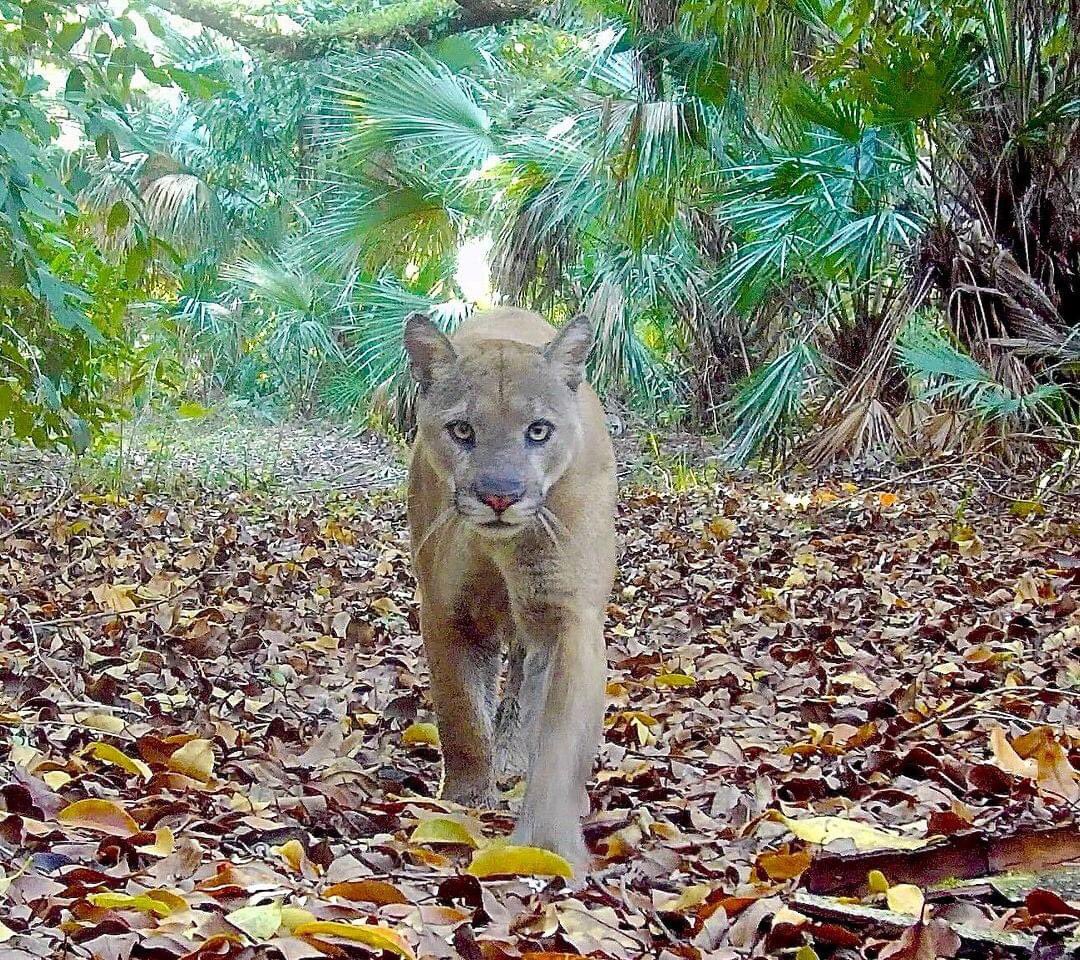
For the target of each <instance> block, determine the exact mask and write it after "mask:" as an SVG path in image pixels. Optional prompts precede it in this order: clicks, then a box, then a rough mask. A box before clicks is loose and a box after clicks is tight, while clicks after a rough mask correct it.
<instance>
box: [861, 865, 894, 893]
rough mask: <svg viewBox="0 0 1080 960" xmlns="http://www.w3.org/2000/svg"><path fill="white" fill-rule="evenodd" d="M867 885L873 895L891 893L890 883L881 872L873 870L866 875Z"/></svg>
mask: <svg viewBox="0 0 1080 960" xmlns="http://www.w3.org/2000/svg"><path fill="white" fill-rule="evenodd" d="M866 885H867V886H868V887H869V888H870V892H871V893H888V892H889V881H888V880H886V879H885V874H883V873H882V872H881V871H880V870H871V871H870V872H869V873H868V874H867V875H866Z"/></svg>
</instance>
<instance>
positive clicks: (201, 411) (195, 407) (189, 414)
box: [176, 400, 210, 420]
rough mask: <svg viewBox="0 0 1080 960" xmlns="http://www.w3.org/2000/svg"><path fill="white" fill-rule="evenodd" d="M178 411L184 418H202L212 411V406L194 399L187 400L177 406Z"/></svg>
mask: <svg viewBox="0 0 1080 960" xmlns="http://www.w3.org/2000/svg"><path fill="white" fill-rule="evenodd" d="M176 413H177V415H178V416H179V417H180V418H181V419H182V420H201V419H202V418H203V417H205V416H206V415H207V414H209V413H210V408H209V407H204V406H203V405H202V404H201V403H196V402H195V401H194V400H185V401H184V402H183V403H181V404H180V406H178V407H177V408H176Z"/></svg>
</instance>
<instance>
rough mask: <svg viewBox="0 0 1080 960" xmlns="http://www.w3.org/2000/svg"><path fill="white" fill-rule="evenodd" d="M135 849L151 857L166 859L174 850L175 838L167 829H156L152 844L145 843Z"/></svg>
mask: <svg viewBox="0 0 1080 960" xmlns="http://www.w3.org/2000/svg"><path fill="white" fill-rule="evenodd" d="M135 849H136V850H138V851H139V853H145V854H147V855H148V856H151V857H167V856H169V855H170V854H172V852H173V851H174V850H175V849H176V837H174V836H173V832H172V831H171V830H170V829H169V828H168V827H158V828H157V829H156V830H155V831H154V842H153V843H146V844H143V845H142V846H139V847H136V848H135Z"/></svg>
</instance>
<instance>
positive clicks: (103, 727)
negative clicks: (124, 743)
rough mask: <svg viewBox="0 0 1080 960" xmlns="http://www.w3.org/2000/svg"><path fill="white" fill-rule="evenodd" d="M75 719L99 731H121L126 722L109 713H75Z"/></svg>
mask: <svg viewBox="0 0 1080 960" xmlns="http://www.w3.org/2000/svg"><path fill="white" fill-rule="evenodd" d="M75 719H76V720H77V721H78V722H79V723H81V724H82V725H83V726H84V727H89V728H90V729H91V730H99V731H100V732H101V733H123V731H124V728H125V727H126V726H127V724H126V723H124V721H123V720H122V719H121V718H120V717H114V716H113V715H112V714H111V713H77V714H75Z"/></svg>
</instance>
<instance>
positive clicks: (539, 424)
mask: <svg viewBox="0 0 1080 960" xmlns="http://www.w3.org/2000/svg"><path fill="white" fill-rule="evenodd" d="M554 429H555V428H554V427H553V426H552V425H551V424H550V423H548V422H547V421H546V420H537V421H536V422H535V423H530V424H529V429H528V430H526V431H525V439H526V440H528V441H529V443H543V442H544V441H545V440H547V438H548V437H550V436H551V431H552V430H554Z"/></svg>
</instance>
